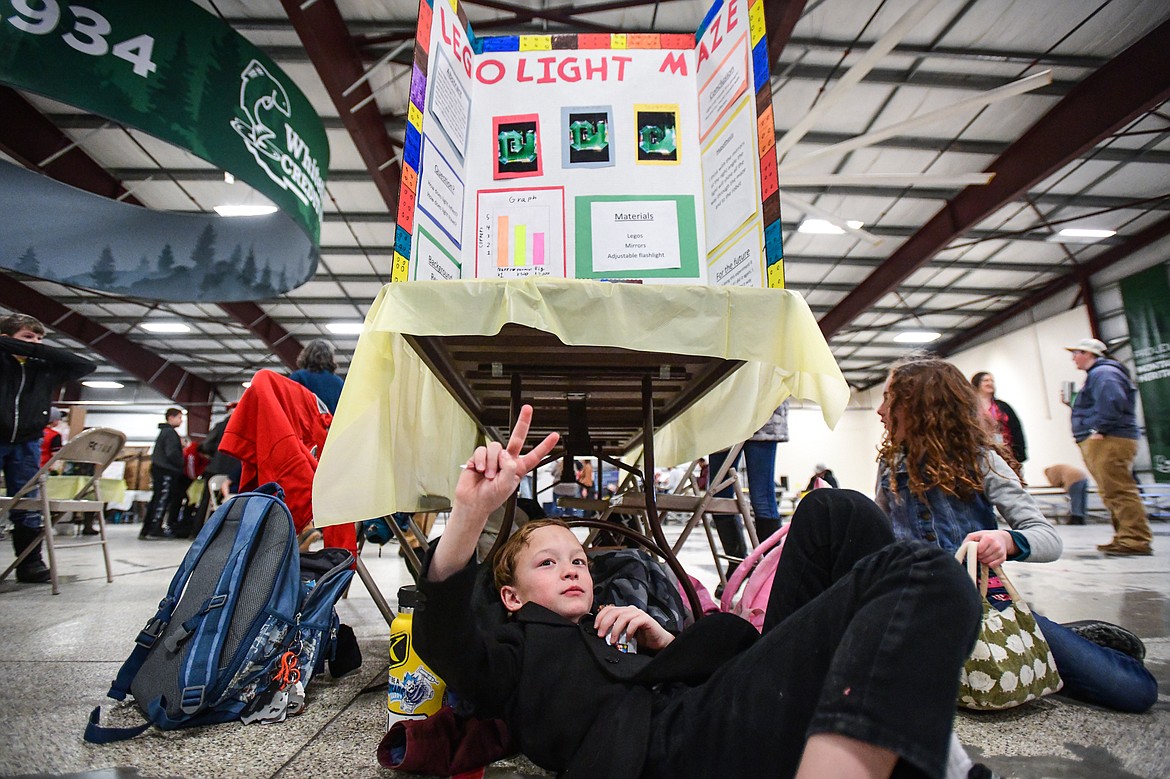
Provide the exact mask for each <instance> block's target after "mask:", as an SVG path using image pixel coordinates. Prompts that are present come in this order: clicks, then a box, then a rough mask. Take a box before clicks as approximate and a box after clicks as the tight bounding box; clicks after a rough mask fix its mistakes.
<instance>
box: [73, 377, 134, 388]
mask: <svg viewBox="0 0 1170 779" xmlns="http://www.w3.org/2000/svg"><path fill="white" fill-rule="evenodd" d="M81 384H82V386H84V387H89V388H91V389H122V388H123V387H125V386H126V385H125V384H123V383H122V382H120V381H100V380H98V379H92V380H90V381H83V382H81Z"/></svg>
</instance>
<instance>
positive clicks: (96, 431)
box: [0, 427, 126, 595]
mask: <svg viewBox="0 0 1170 779" xmlns="http://www.w3.org/2000/svg"><path fill="white" fill-rule="evenodd" d="M125 443H126V435H125V433H122V432H121V431H120V430H113V429H111V428H108V427H97V428H93V429H92V430H86V431H85V432H83V433H81V434H80V435H78V436H77V437H76V438H74V439H73V440H71V441H70V442H69V443H67V444H65V445H64V446H62V447H61V449H60V450H58V452H57V453H56V454H55V455H53V457H52V459H50V460H49V461H48V462H47V463H45V464H44V465H43V466H42V467H41V469H40V470H39V471H37V472H36V473H35V474H33V477H32V478H31V479H29V480H28V482H27V483H26V484H25V485H24V486H23V487H21V488H20V489H18V490H17V491H16V492H15V493H13V494H12V496H11V497H7V498H0V519H3V518H4V517H5V516H6V515H7V514H8V513H9V512H10V511H12V510H13V509H23V510H31V511H36V510H39V511H40V512H41V516H42V518H43V519H44V526H43V527H42V528H41V532H40V533H39V534H38V535H37V537H36V538H34V539H33V541H32V543H30V544H29V545H28V546H27V547H25V549H24V551H23V552H21V553H20V555H19V556H18V557H17V558H16V559H15V560H13V561H12V565H10V566H8V567H7V568H5V569H4V573H0V581H3V580H4V579H5V578H7V577H8V574H10V573H12V572H13V571H14V570H16V567H17V566H18V565H20V564H21V563H22V562H24V559H25V558H26V557H28V555H29V554H30V553H31V552H32V550H33V549H35V548H36V545H37V543H38V542H40V541H42V540H43V541H44V543H45V551H46V552H47V554H48V558H49V581H50V582H51V583H52V585H53V594H54V595H57V594H59V592H60V589H59V588H58V587H57V549H71V548H74V547H82V546H100V547H101V548H102V556H103V557H104V558H105V563H106V581H107V582H113V581H114V575H113V573H112V572H111V570H110V551H109V547H108V546H107V545H106V502H105V501H104V500H103V499H102V496H101V483H100V479H101V475H102V471H104V470H105V469H106V467H107V466H108V465H109V464H110V463H111V462H113V460H114V458H115V457H117V456H118V453H119V452H120V451H122V446H123V445H124V444H125ZM67 462H69V463H90V464H92V465H93V475H92V476H90V477H89V478H88V479H87V480H86V481H85V483H84V484H83V485H82V487H81V489H79V490H78V491H77V493H76V494H75V495H74V496H73V497H72V498H69V499H53V498H50V497H49V491H48V477H49V473H50V472H51V471H53V470H54V469H55V466H57V465H58V464H59V463H67ZM10 489H11V488H10ZM36 489H40V494H39V495H38V496H36V497H28V494H29V493H30V492H32V491H33V490H36ZM90 512H92V513H95V514H97V525H98V537H97V538H96V539H95V540H93V541H82V542H75V543H69V544H61V545H59V546H58V545H57V544H56V543H55V542H54V540H53V535H54V534H53V525H54V524H55V522H57V521H60V520H62V519H71V518H72V516H73V515H74V514H84V513H90ZM54 515H59V516H58V517H57V518H56V519H54Z"/></svg>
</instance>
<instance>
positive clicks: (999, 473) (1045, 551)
mask: <svg viewBox="0 0 1170 779" xmlns="http://www.w3.org/2000/svg"><path fill="white" fill-rule="evenodd" d="M980 468H981V470H982V472H983V474H982V475H983V492H977V493H975V495H973V496H972V497H971V498H969V499H966V500H964V499H963V498H959V497H957V496H955V495H948V494H947V493H945V492H943V491H942V490H941V489H938V488H937V487H936V488H934V489H931V490H928V491H927V493H926V501H925V502H923V501H922V500H921V499H920V498H918V497H917V496H916V495H914V494H912V493H911V492H910V487H909V478H910V477H909V476H908V475H907V473H906V463H905V461H903V460H901V459H899V461H898V463H897V467H896V468H895V471H894V473H893V483H892V484H891V474H890V470H889V468H888V467H887V466H886V465H885V463H881V464H880V465H879V467H878V484H877V504H878V505H879V506H880V507H881V508H882V510H883V511H885V512H886V514H887V515H888V516H889V517H890V521H891V522H892V524H893V528H894V535H895V537H897V538H898V539H917V540H919V541H929V542H930V543H932V544H938V545H939V546H940V547H942V548H943V549H946V550H947V551H948V552H954V551H955V550H956V549H958V548H959V545H960V544H961V543H963V539H964V538H966V537H967V534H968V533H973V532H975V531H976V530H995V529H997V518H996V515H995V510H996V509H999V512H1000V513H1001V514H1002V515H1003V517H1004V519H1006V520H1007V523H1008V525H1009V526H1010V527H1011V530H1010V531H1009V532H1011V534H1012V538H1013V540H1015V542H1016V546H1017V547H1018V548H1019V553H1018V554H1016V555H1014V556H1012V557H1011V558H1010V559H1012V560H1031V561H1032V562H1046V561H1049V560H1055V559H1056V558H1058V557H1060V553H1061V551H1062V544H1061V541H1060V536H1058V535H1057V534H1056V531H1055V529H1054V528H1053V527H1052V523H1051V522H1049V521H1048V520H1047V519H1045V518H1044V515H1043V514H1041V513H1040V509H1039V507H1037V506H1036V502H1035V501H1034V500H1033V499H1032V497H1031V496H1030V495H1028V493H1027V491H1026V490H1024V488H1023V486H1022V485H1021V484H1020V480H1019V479H1018V478H1017V477H1016V475H1015V472H1014V471H1012V470H1011V468H1010V467H1009V466H1008V464H1007V463H1006V462H1004V459H1003V458H1002V457H1000V456H999V454H998V453H997V452H986V453H985V456H984V458H983V459H982V461H981V463H980Z"/></svg>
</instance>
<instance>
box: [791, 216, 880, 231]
mask: <svg viewBox="0 0 1170 779" xmlns="http://www.w3.org/2000/svg"><path fill="white" fill-rule="evenodd" d="M845 224H847V225H849V226H850V227H852V228H853V229H854V230H860V229H861V227H862V226H863V225H864V224H865V222H858V221H857V220H856V219H850V220H848V221H846V222H845ZM796 232H798V233H807V234H809V235H844V234H845V230H844V229H843V228H840V227H838V226H837V225H835V224H833V223H832V222H830V221H829V220H828V219H805V220H804V221H802V222H801V223H800V226H799V227H797V228H796Z"/></svg>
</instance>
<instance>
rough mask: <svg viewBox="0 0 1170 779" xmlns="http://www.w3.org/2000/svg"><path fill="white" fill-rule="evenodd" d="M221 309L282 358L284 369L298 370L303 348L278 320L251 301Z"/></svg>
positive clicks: (221, 306) (224, 304) (242, 301)
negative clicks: (298, 358)
mask: <svg viewBox="0 0 1170 779" xmlns="http://www.w3.org/2000/svg"><path fill="white" fill-rule="evenodd" d="M219 307H220V308H222V309H223V310H224V311H225V312H227V313H228V314H229V315H230V316H231V317H232V318H233V319H235V320H236V321H237V322H239V323H240V324H242V325H243V326H244V327H246V328H248V331H249V332H250V333H252V335H254V336H256V337H257V338H259V339H260V340H261V341H263V342H264V343H265V344H266V345H267V346H268V348H269V349H271V350H272V352H273V353H274V354H275V355H276V356H277V357H279V358H280V361H281V362H282V363H283V364H284V367H286V368H288V369H289V370H290V371H295V370H296V369H297V357H299V356H300V354H301V348H302V347H301V344H300V342H299V341H297V339H296V338H294V337H293V335H292V333H290V332H289V331H287V330H285V329H284V328H283V327H281V326H280V324H279V323H277V322H276V320H274V319H272V318H271V317H269V316H268V314H266V313H264V309H262V308H260V306H258V305H257V304H255V303H253V302H251V301H250V300H240V301H236V302H234V303H220V304H219Z"/></svg>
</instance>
